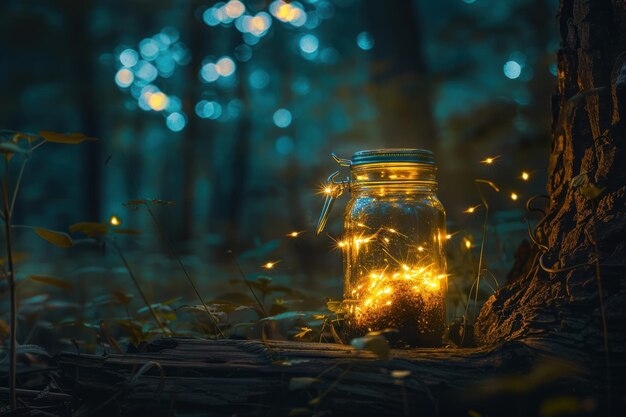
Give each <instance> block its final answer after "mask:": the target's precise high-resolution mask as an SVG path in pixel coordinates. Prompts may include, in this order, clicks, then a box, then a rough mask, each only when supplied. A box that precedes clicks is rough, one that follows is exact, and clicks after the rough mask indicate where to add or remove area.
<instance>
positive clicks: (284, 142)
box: [276, 136, 294, 155]
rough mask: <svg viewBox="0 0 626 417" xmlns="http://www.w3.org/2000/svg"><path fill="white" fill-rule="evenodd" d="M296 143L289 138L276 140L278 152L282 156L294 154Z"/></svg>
mask: <svg viewBox="0 0 626 417" xmlns="http://www.w3.org/2000/svg"><path fill="white" fill-rule="evenodd" d="M293 148H294V143H293V139H291V137H289V136H281V137H279V138H278V139H276V152H278V153H279V154H281V155H289V154H290V153H291V152H293Z"/></svg>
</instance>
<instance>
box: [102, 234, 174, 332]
mask: <svg viewBox="0 0 626 417" xmlns="http://www.w3.org/2000/svg"><path fill="white" fill-rule="evenodd" d="M111 245H113V247H114V248H115V249H116V250H117V253H118V255H119V256H120V258H121V259H122V262H123V263H124V266H125V267H126V270H127V271H128V275H130V278H131V279H132V281H133V284H135V287H136V288H137V291H138V292H139V295H140V296H141V298H142V299H143V302H144V304H145V305H146V307H148V310H149V311H150V314H151V315H152V318H153V319H154V321H155V322H156V324H157V325H158V326H159V328H160V329H161V332H163V334H164V335H166V336H167V335H169V332H168V331H166V329H165V327H163V324H162V323H161V320H159V317H158V316H157V314H156V311H154V308H153V307H152V304H150V301H148V297H146V294H145V293H144V292H143V289H142V288H141V285H139V281H138V280H137V277H136V276H135V273H134V272H133V270H132V268H131V267H130V264H129V263H128V260H126V257H125V256H124V254H123V253H122V250H121V249H120V247H119V246H118V245H117V243H115V241H113V240H111Z"/></svg>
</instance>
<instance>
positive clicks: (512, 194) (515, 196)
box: [511, 193, 519, 201]
mask: <svg viewBox="0 0 626 417" xmlns="http://www.w3.org/2000/svg"><path fill="white" fill-rule="evenodd" d="M518 198H519V196H518V195H517V194H515V193H511V200H513V201H516V200H517V199H518Z"/></svg>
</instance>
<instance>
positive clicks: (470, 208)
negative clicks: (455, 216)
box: [463, 204, 481, 214]
mask: <svg viewBox="0 0 626 417" xmlns="http://www.w3.org/2000/svg"><path fill="white" fill-rule="evenodd" d="M480 206H481V205H480V204H479V205H477V206H472V207H468V208H467V209H465V210H464V211H463V213H466V214H472V213H473V212H475V211H476V209H477V208H478V207H480Z"/></svg>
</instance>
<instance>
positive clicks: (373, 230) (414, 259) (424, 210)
mask: <svg viewBox="0 0 626 417" xmlns="http://www.w3.org/2000/svg"><path fill="white" fill-rule="evenodd" d="M434 173H435V167H434V166H432V165H430V166H428V165H424V164H415V163H376V164H366V165H361V166H356V167H354V166H353V167H352V180H351V183H350V184H351V185H350V192H351V194H352V197H351V199H350V201H349V203H348V205H347V207H346V210H345V215H344V236H343V239H342V241H341V242H340V246H342V248H343V252H344V272H345V282H344V303H345V305H346V307H347V309H346V310H347V312H346V316H345V323H344V329H345V332H346V337H348V338H352V337H357V336H362V335H364V334H366V333H368V332H370V331H377V330H384V329H395V330H396V331H395V332H393V333H390V335H389V338H390V340H391V341H392V342H393V344H394V345H396V346H439V345H441V341H442V337H443V335H444V333H445V331H446V329H447V323H446V306H445V299H446V293H447V275H446V258H445V240H446V224H445V211H444V208H443V206H442V204H441V203H440V201H439V200H438V198H437V196H436V194H435V191H436V182H435V180H434Z"/></svg>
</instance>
